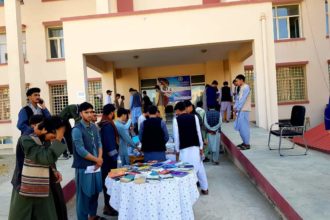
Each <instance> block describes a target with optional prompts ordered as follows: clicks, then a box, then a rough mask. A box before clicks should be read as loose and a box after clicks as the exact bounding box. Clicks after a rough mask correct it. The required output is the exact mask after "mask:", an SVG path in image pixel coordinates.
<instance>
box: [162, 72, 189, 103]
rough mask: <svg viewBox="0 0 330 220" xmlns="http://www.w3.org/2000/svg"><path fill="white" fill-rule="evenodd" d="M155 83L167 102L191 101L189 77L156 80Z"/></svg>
mask: <svg viewBox="0 0 330 220" xmlns="http://www.w3.org/2000/svg"><path fill="white" fill-rule="evenodd" d="M157 83H158V85H159V86H160V88H161V90H162V91H163V92H164V93H165V96H166V98H167V99H168V100H166V101H167V102H177V101H183V100H189V99H191V81H190V76H176V77H164V78H158V79H157Z"/></svg>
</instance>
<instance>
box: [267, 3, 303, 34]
mask: <svg viewBox="0 0 330 220" xmlns="http://www.w3.org/2000/svg"><path fill="white" fill-rule="evenodd" d="M300 23H301V22H300V9H299V5H284V6H274V7H273V28H274V39H275V40H281V39H290V38H300V37H301V28H300V27H301V24H300Z"/></svg>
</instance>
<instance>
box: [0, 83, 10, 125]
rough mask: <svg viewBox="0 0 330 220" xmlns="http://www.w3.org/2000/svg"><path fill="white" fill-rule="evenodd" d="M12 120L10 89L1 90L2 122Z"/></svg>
mask: <svg viewBox="0 0 330 220" xmlns="http://www.w3.org/2000/svg"><path fill="white" fill-rule="evenodd" d="M9 119H10V100H9V87H3V88H0V120H9Z"/></svg>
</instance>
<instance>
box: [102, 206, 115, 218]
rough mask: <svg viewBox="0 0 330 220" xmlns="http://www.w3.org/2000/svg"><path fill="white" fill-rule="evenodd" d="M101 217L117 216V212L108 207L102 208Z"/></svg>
mask: <svg viewBox="0 0 330 220" xmlns="http://www.w3.org/2000/svg"><path fill="white" fill-rule="evenodd" d="M103 215H108V216H118V212H117V211H116V210H115V209H114V208H112V207H110V208H109V207H106V206H104V208H103Z"/></svg>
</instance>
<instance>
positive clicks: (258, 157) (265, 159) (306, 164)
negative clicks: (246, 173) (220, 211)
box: [222, 124, 330, 220]
mask: <svg viewBox="0 0 330 220" xmlns="http://www.w3.org/2000/svg"><path fill="white" fill-rule="evenodd" d="M222 131H223V133H224V134H225V135H226V136H227V137H228V138H229V139H230V141H231V142H232V143H233V144H235V145H237V144H240V143H241V138H240V137H239V134H238V132H236V131H235V130H234V128H233V125H232V124H224V125H223V126H222ZM267 141H268V132H267V131H266V130H265V129H262V128H257V127H252V128H251V145H252V148H251V150H248V151H242V153H243V155H244V156H245V157H246V158H247V159H248V160H249V161H250V162H251V163H252V165H253V166H254V167H255V168H256V169H257V170H258V171H259V172H260V173H261V174H262V175H263V176H264V177H265V178H266V179H267V181H268V182H269V183H270V184H271V185H272V186H273V187H274V188H275V189H276V190H277V191H278V192H279V194H280V195H281V196H282V197H284V199H285V200H286V201H287V202H288V203H289V204H290V205H291V206H292V207H293V209H294V210H295V211H296V212H297V213H298V214H299V215H300V216H301V217H302V218H303V219H318V220H322V219H330V187H329V183H330V169H329V167H330V155H328V154H324V153H320V152H317V151H313V150H310V151H309V152H308V155H307V156H297V157H288V156H287V157H280V156H279V154H278V151H270V150H269V149H268V147H267ZM272 144H273V145H276V144H278V138H276V137H274V138H273V142H272ZM283 144H284V146H287V147H288V146H290V147H291V146H292V143H291V142H289V141H286V140H285V141H284V142H283ZM303 152H304V149H303V148H301V147H298V146H297V147H296V148H295V149H294V150H289V151H286V152H285V153H291V154H292V153H303Z"/></svg>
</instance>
